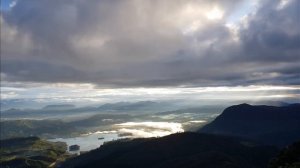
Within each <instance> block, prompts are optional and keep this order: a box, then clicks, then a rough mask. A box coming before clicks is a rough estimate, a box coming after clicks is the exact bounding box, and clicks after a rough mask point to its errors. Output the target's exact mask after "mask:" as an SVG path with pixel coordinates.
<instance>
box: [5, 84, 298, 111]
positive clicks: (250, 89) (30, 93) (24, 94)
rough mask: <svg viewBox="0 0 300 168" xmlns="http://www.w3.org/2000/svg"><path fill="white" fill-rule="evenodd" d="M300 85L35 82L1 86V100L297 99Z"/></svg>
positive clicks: (109, 101) (69, 101)
mask: <svg viewBox="0 0 300 168" xmlns="http://www.w3.org/2000/svg"><path fill="white" fill-rule="evenodd" d="M299 92H300V86H299V85H295V86H272V85H250V86H230V87H229V86H218V87H164V88H162V87H161V88H143V87H138V88H98V87H97V86H96V85H94V84H88V83H86V84H64V83H58V84H49V85H46V84H33V86H32V87H29V86H27V87H17V86H15V87H13V86H12V85H8V86H2V87H1V98H2V101H5V100H6V101H9V100H18V101H28V100H30V101H34V102H36V103H37V104H38V103H41V104H53V103H75V104H77V105H78V106H85V105H89V104H103V103H113V102H122V101H127V102H136V101H144V100H151V101H169V100H170V101H175V100H176V101H177V100H184V101H186V102H189V101H191V102H197V101H199V102H201V103H203V104H205V102H208V104H210V103H212V102H236V101H244V102H249V101H261V100H274V101H278V100H285V99H292V100H297V98H298V97H299V96H300V94H299Z"/></svg>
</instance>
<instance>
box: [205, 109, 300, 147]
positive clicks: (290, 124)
mask: <svg viewBox="0 0 300 168" xmlns="http://www.w3.org/2000/svg"><path fill="white" fill-rule="evenodd" d="M199 132H202V133H212V134H221V135H230V136H239V137H245V138H250V139H253V140H257V141H260V142H263V143H266V144H273V145H278V146H285V145H287V144H290V143H292V142H294V141H296V140H299V139H300V104H291V105H288V106H282V107H275V106H266V105H259V106H253V105H249V104H240V105H235V106H231V107H228V108H226V109H225V110H224V111H223V113H222V114H221V115H220V116H218V117H217V118H216V119H215V120H214V121H213V122H211V123H210V124H208V125H206V126H204V127H203V128H201V129H200V130H199Z"/></svg>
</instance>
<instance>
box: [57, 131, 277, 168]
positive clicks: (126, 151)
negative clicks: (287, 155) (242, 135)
mask: <svg viewBox="0 0 300 168" xmlns="http://www.w3.org/2000/svg"><path fill="white" fill-rule="evenodd" d="M276 152H277V150H276V149H275V148H273V147H266V146H256V145H254V144H252V143H249V142H245V141H242V140H239V139H233V138H230V137H224V136H216V135H208V134H199V133H180V134H173V135H169V136H166V137H161V138H151V139H134V140H123V141H115V142H110V143H108V144H105V145H103V146H102V147H100V148H98V149H96V150H93V151H91V152H89V153H86V154H83V155H80V156H79V157H76V158H73V159H71V160H69V161H67V162H66V163H64V164H63V165H62V167H77V168H81V167H82V168H83V167H84V168H88V167H105V168H116V167H122V168H127V167H128V168H129V167H130V168H132V167H135V168H150V167H151V168H168V167H170V168H171V167H172V168H177V167H178V168H179V167H180V168H181V167H186V168H194V167H202V168H214V167H218V168H250V167H251V168H263V167H266V166H267V163H268V161H269V159H270V158H271V157H272V156H274V154H275V153H276Z"/></svg>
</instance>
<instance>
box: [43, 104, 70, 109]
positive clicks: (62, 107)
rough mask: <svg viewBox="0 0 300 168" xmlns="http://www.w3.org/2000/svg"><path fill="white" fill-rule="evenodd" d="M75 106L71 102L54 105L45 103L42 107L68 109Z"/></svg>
mask: <svg viewBox="0 0 300 168" xmlns="http://www.w3.org/2000/svg"><path fill="white" fill-rule="evenodd" d="M74 108H76V106H75V105H73V104H55V105H47V106H45V107H44V108H43V110H69V109H74Z"/></svg>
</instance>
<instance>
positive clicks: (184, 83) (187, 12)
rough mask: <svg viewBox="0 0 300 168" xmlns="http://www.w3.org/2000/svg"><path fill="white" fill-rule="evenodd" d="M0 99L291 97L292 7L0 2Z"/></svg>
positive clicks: (122, 0) (299, 53)
mask: <svg viewBox="0 0 300 168" xmlns="http://www.w3.org/2000/svg"><path fill="white" fill-rule="evenodd" d="M0 10H1V16H0V22H1V100H13V99H32V100H36V101H46V102H78V101H81V102H87V103H88V102H100V103H101V102H109V101H135V100H144V99H152V100H153V99H157V100H167V99H184V100H186V99H195V100H207V99H223V100H228V99H232V100H233V99H234V100H244V99H245V100H246V99H247V100H249V99H261V98H269V99H273V100H278V99H291V100H293V101H297V100H299V97H300V1H298V0H253V1H249V0H222V1H221V0H151V1H150V0H144V1H141V0H115V1H111V0H90V1H84V0H51V1H50V0H30V1H25V0H1V8H0Z"/></svg>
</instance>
